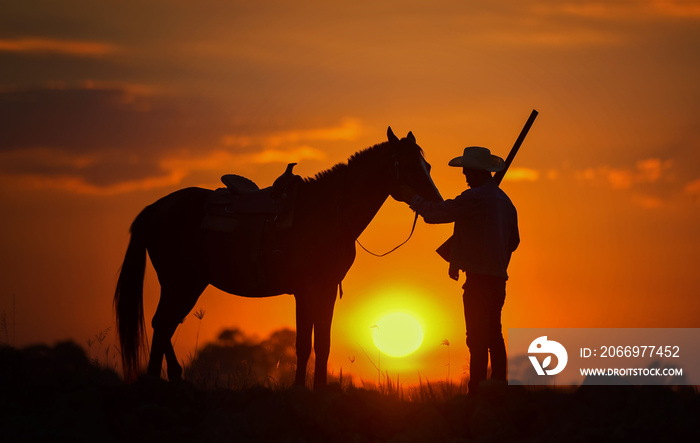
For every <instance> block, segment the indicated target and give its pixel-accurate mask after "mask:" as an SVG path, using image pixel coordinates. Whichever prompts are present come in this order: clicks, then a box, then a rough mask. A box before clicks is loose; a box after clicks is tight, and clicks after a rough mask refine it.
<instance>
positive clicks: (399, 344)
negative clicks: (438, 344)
mask: <svg viewBox="0 0 700 443" xmlns="http://www.w3.org/2000/svg"><path fill="white" fill-rule="evenodd" d="M372 328H373V329H374V334H373V337H372V338H373V340H374V344H375V345H376V346H377V348H379V350H380V351H382V352H383V353H385V354H387V355H390V356H392V357H404V356H406V355H408V354H410V353H412V352H413V351H415V350H416V349H418V348H419V347H420V345H421V343H423V328H422V327H421V325H420V323H418V320H416V319H415V318H414V317H412V316H410V315H409V314H406V313H403V312H395V313H393V314H388V315H385V316H384V317H382V318H381V319H380V320H379V321H378V322H377V324H376V325H373V326H372Z"/></svg>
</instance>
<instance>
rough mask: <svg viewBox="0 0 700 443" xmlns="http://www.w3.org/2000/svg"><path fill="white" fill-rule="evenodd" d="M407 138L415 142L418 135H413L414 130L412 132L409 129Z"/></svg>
mask: <svg viewBox="0 0 700 443" xmlns="http://www.w3.org/2000/svg"><path fill="white" fill-rule="evenodd" d="M406 138H407V139H408V140H409V141H410V142H412V143H415V142H416V137H415V136H414V135H413V132H410V131H409V132H408V135H406Z"/></svg>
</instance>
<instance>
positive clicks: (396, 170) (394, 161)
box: [355, 151, 418, 257]
mask: <svg viewBox="0 0 700 443" xmlns="http://www.w3.org/2000/svg"><path fill="white" fill-rule="evenodd" d="M391 160H392V164H393V168H394V174H395V175H396V182H397V183H398V182H399V181H400V178H401V173H400V171H401V163H400V162H399V154H398V153H397V152H396V151H394V152H392V154H391ZM417 222H418V213H417V212H415V211H414V217H413V226H411V233H410V234H408V238H407V239H406V240H404V241H403V242H401V243H400V244H399V245H398V246H396V247H394V248H393V249H391V250H390V251H387V252H385V253H383V254H376V253H374V252H372V251H370V250H369V249H367V248H365V247H364V246H363V245H362V243H360V239H359V238H358V239H355V241H356V242H357V244H358V245H360V247H361V248H362V249H364V250H365V252H367V253H368V254H370V255H373V256H375V257H384V256H386V255H389V254H391V253H392V252H394V251H396V250H397V249H399V248H400V247H401V246H403V245H405V244H406V243H408V241H409V240H410V239H411V237H412V236H413V231H415V230H416V223H417Z"/></svg>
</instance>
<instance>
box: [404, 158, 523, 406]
mask: <svg viewBox="0 0 700 443" xmlns="http://www.w3.org/2000/svg"><path fill="white" fill-rule="evenodd" d="M449 165H450V166H454V167H461V168H462V172H463V173H464V175H465V176H466V179H467V184H468V185H469V189H467V190H466V191H464V192H463V193H462V194H460V195H459V196H457V197H455V198H454V199H452V200H445V201H443V202H430V201H427V200H425V199H423V198H421V197H420V196H418V195H417V194H416V193H415V192H414V191H413V190H412V189H410V188H408V187H405V186H404V187H402V188H401V189H400V190H399V192H398V194H399V195H396V196H395V198H396V199H397V200H400V201H403V202H406V203H408V204H410V206H411V209H413V210H414V211H416V212H417V213H418V214H420V215H421V216H423V219H424V220H425V221H426V222H427V223H454V235H453V238H452V243H451V248H450V256H449V261H450V267H449V276H450V278H452V279H454V280H457V279H458V278H459V270H462V271H464V272H465V273H466V275H467V280H466V282H465V283H464V286H463V289H464V295H463V300H464V320H465V323H466V329H467V347H468V348H469V352H470V354H471V357H470V380H469V392H471V393H473V392H476V390H477V387H478V385H479V383H480V382H482V381H483V380H485V379H486V372H487V367H488V360H489V354H490V356H491V378H492V379H494V380H506V349H505V343H504V341H503V333H502V330H501V309H502V308H503V303H504V302H505V297H506V280H508V273H507V272H506V271H507V269H508V263H509V262H510V257H511V254H512V252H513V251H515V249H516V248H517V247H518V244H519V243H520V234H519V231H518V216H517V211H516V209H515V206H513V203H512V202H511V201H510V199H509V198H508V196H507V195H506V194H505V192H503V191H502V190H501V189H500V188H499V187H498V184H497V183H496V181H495V180H494V179H493V176H492V172H497V171H500V170H502V169H503V168H504V167H505V162H504V161H503V159H502V158H500V157H497V156H495V155H491V152H490V151H489V150H488V149H486V148H482V147H479V146H470V147H467V148H465V149H464V153H463V154H462V156H461V157H456V158H454V159H452V160H451V161H450V162H449Z"/></svg>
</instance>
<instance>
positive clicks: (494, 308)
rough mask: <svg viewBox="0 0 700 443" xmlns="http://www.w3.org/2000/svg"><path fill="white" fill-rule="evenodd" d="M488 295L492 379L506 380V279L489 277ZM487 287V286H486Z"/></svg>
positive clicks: (487, 284) (488, 331) (487, 282)
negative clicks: (502, 317) (504, 320)
mask: <svg viewBox="0 0 700 443" xmlns="http://www.w3.org/2000/svg"><path fill="white" fill-rule="evenodd" d="M485 285H486V286H487V287H488V290H487V291H485V292H487V296H486V303H485V304H486V313H485V314H486V317H487V318H488V322H487V337H488V338H487V342H488V348H489V353H490V355H491V379H493V380H506V378H507V359H506V344H505V342H504V340H503V329H502V325H501V311H502V309H503V304H504V302H505V299H506V281H505V280H504V279H501V278H498V277H487V280H486V281H485ZM485 289H486V288H485Z"/></svg>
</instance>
